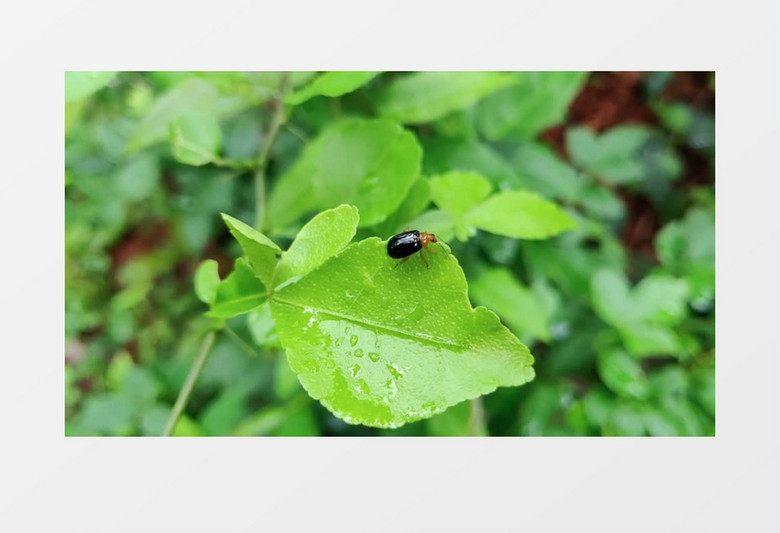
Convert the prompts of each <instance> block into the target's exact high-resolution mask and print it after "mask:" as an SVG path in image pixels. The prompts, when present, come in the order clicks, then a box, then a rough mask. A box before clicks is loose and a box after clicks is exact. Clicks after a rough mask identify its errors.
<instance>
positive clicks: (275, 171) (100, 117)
mask: <svg viewBox="0 0 780 533" xmlns="http://www.w3.org/2000/svg"><path fill="white" fill-rule="evenodd" d="M282 77H283V74H282V73H274V72H147V73H138V72H119V73H115V72H106V73H90V72H70V73H67V74H66V84H65V88H66V89H65V248H66V257H65V265H66V268H65V420H66V424H65V427H66V434H68V435H159V434H160V433H161V432H162V429H163V427H164V425H165V422H166V420H167V417H168V415H169V413H170V409H171V406H172V405H173V403H174V401H175V399H176V397H177V394H178V393H179V390H180V389H181V387H182V385H183V383H184V380H185V378H186V376H187V373H188V371H189V368H190V366H191V364H192V362H193V360H194V358H195V356H196V353H197V351H198V347H199V345H200V342H201V338H202V335H203V333H204V332H205V331H207V330H208V329H209V327H210V324H211V322H210V321H211V320H213V319H211V318H208V317H205V316H204V311H205V310H206V305H205V304H204V303H203V302H202V301H201V299H202V298H204V297H206V298H216V294H215V293H214V287H215V286H214V283H215V281H214V280H215V275H217V276H218V277H219V279H225V277H226V276H227V274H228V273H229V272H230V271H231V270H232V269H233V265H234V261H235V258H237V257H239V256H240V255H241V249H240V247H239V246H238V245H237V244H236V243H235V241H234V239H232V238H231V236H230V234H229V232H228V230H227V229H225V225H224V224H223V223H222V220H221V219H220V213H221V212H229V213H231V215H233V216H235V217H236V218H237V219H240V220H255V214H256V213H255V210H256V205H255V181H254V169H255V165H256V162H257V158H258V155H259V154H260V152H261V149H262V147H263V146H264V142H265V140H266V139H265V137H266V135H267V132H268V131H269V126H270V125H271V120H272V110H273V109H274V107H273V105H274V102H275V101H276V99H278V97H279V88H280V83H281V80H282ZM713 80H714V75H713V74H712V73H706V72H645V73H632V72H598V73H581V72H519V73H492V72H481V73H480V72H472V73H447V72H424V73H400V72H389V73H374V72H371V73H348V72H347V73H321V74H317V73H313V72H297V73H291V74H290V75H289V84H290V87H289V89H290V91H289V93H288V96H287V98H286V99H285V101H286V107H285V119H286V122H285V124H284V125H283V126H282V128H281V129H280V130H279V132H278V135H277V136H276V139H275V142H274V143H273V146H272V147H271V151H270V153H269V160H268V168H267V184H268V190H269V196H268V201H267V213H266V216H265V227H264V228H263V229H264V231H266V232H267V233H268V234H269V235H270V236H271V237H272V238H273V239H274V240H275V241H276V242H278V243H280V245H282V248H287V245H289V243H290V241H291V238H292V237H293V236H294V235H295V232H296V231H297V230H298V229H300V227H301V226H302V224H303V223H304V222H305V221H306V220H308V219H309V218H310V217H311V215H313V214H314V213H316V212H317V211H319V210H321V209H325V208H329V207H335V206H336V205H339V204H341V203H344V202H348V201H351V202H353V203H356V205H358V206H359V207H360V209H361V211H360V213H361V217H360V222H361V227H360V228H359V230H358V238H365V237H368V236H371V235H377V236H379V237H381V238H383V239H384V238H387V237H389V236H390V235H392V234H393V233H395V232H397V231H401V230H403V229H404V227H406V226H409V227H413V228H417V229H420V230H423V231H432V232H434V233H439V232H441V233H442V235H441V236H442V237H444V238H445V239H452V241H451V242H450V245H451V247H452V251H453V253H454V254H455V255H456V256H457V257H458V260H459V262H460V264H461V265H462V266H463V268H464V270H465V272H466V274H467V278H468V282H469V294H470V297H471V299H472V301H473V302H474V303H475V304H479V305H485V306H487V307H489V308H490V309H492V310H493V311H495V312H496V313H497V314H498V315H499V316H500V317H501V319H502V320H503V322H504V323H505V324H506V325H507V326H508V327H509V328H510V329H511V330H512V331H513V332H514V333H515V334H516V335H517V336H518V337H519V338H520V339H521V340H522V341H523V342H526V343H528V345H529V347H530V348H531V351H532V352H533V353H534V355H535V356H536V364H535V367H536V374H537V378H536V379H535V380H534V381H533V382H531V383H529V384H527V385H525V386H524V387H520V388H508V389H503V388H502V389H498V390H497V391H496V392H494V393H492V394H490V395H488V396H485V397H484V398H482V399H481V401H480V403H479V404H478V405H474V404H470V403H469V402H464V403H462V404H458V405H456V406H454V407H451V408H450V409H448V410H447V411H445V412H444V413H442V414H440V415H437V416H435V417H433V418H431V419H428V420H425V421H421V422H416V423H413V424H408V425H406V426H403V427H401V428H398V429H395V430H378V429H373V428H367V427H363V426H352V425H348V424H346V423H344V422H343V421H341V420H339V419H337V418H335V417H333V416H332V415H331V414H330V413H328V412H327V411H326V410H325V409H324V408H322V407H321V406H320V404H319V403H318V402H315V401H313V400H311V399H310V398H309V396H308V395H307V394H306V393H305V392H304V391H303V389H302V388H301V386H300V384H299V383H298V381H297V379H296V377H295V375H294V374H293V373H292V371H291V370H290V369H289V367H288V365H287V361H286V359H285V357H284V353H283V351H282V350H281V348H280V345H279V340H278V336H277V335H276V334H275V331H274V324H273V320H272V318H271V316H270V313H269V312H268V307H267V305H265V306H261V307H259V308H258V309H256V310H254V311H252V312H251V313H250V314H249V315H248V318H247V317H246V316H245V317H235V318H230V317H229V316H227V315H230V313H227V312H226V313H225V315H226V316H224V317H222V318H221V320H226V322H225V324H226V325H227V328H226V330H225V331H226V332H228V333H227V334H225V335H220V336H218V337H217V341H216V343H215V345H214V349H213V352H212V354H211V356H210V359H209V360H208V362H207V364H206V366H205V368H204V370H203V373H202V375H201V378H200V380H199V381H198V383H197V385H196V387H195V389H194V392H193V395H192V397H191V399H190V402H189V403H188V405H187V409H186V411H185V413H184V416H183V417H182V418H181V419H180V420H179V422H178V424H177V425H176V428H175V430H174V434H175V435H431V436H434V435H467V434H487V435H712V434H714V423H715V422H714V420H715V393H714V383H715V374H714V368H715V366H714V365H715V363H714V338H715V327H714V297H715V293H714V288H715V262H714V259H715V233H714V231H715V226H714V224H715V216H714V194H715V191H714V124H715V122H714V121H715V118H714V81H713ZM473 174H476V175H477V176H476V177H474V175H473ZM366 176H368V179H367V180H366V179H365V178H366ZM452 183H455V185H454V186H453V185H452ZM465 188H468V190H469V192H468V194H465V193H464V192H463V191H464V190H465ZM520 191H527V192H528V193H533V196H531V197H532V198H535V197H539V198H542V199H543V201H544V202H546V203H548V204H549V208H551V209H556V210H558V211H560V213H561V216H562V217H566V219H567V220H571V223H572V225H571V227H572V228H574V229H571V230H569V231H567V232H565V233H562V234H560V235H557V236H555V237H552V238H550V239H547V240H541V241H536V240H524V239H518V238H516V237H523V238H528V237H529V236H530V235H508V234H502V231H500V223H501V222H502V221H501V220H490V216H489V215H490V211H491V209H489V206H488V208H484V209H482V213H481V214H480V213H479V212H477V215H475V214H474V209H476V208H478V207H479V206H480V205H485V204H484V202H489V201H492V199H493V198H509V199H512V200H513V201H515V202H516V201H517V200H518V199H527V198H528V195H527V193H520ZM518 194H520V196H518ZM506 195H508V196H506ZM502 201H504V200H502ZM556 204H557V205H556ZM513 205H514V204H513ZM518 205H520V204H518ZM364 209H365V211H364ZM364 212H365V215H364ZM478 215H479V216H478ZM575 226H576V227H575ZM206 259H211V260H213V261H214V263H208V264H209V265H211V266H208V267H206V269H207V270H201V271H198V266H199V265H200V264H201V262H202V261H203V260H206ZM245 266H246V269H247V270H248V271H249V272H251V267H250V265H245ZM196 271H197V272H198V274H199V275H198V276H197V278H198V279H199V283H198V286H199V292H198V294H197V295H196V292H195V290H194V282H193V280H194V279H195V278H196ZM248 279H249V278H247V279H243V278H242V279H236V282H237V283H238V282H247V280H248ZM254 279H256V278H254ZM209 287H211V288H209ZM199 296H200V298H201V299H199ZM223 296H226V295H224V294H223ZM227 296H229V295H227ZM431 298H435V290H434V291H432V295H431Z"/></svg>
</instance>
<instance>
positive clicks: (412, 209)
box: [373, 177, 431, 237]
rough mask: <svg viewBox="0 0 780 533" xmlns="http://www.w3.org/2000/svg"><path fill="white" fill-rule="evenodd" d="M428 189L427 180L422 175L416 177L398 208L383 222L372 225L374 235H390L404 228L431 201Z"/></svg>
mask: <svg viewBox="0 0 780 533" xmlns="http://www.w3.org/2000/svg"><path fill="white" fill-rule="evenodd" d="M430 189H431V187H430V185H429V184H428V180H426V179H425V178H422V177H420V178H417V180H416V181H415V182H414V184H413V185H412V188H411V189H409V192H408V193H407V194H406V198H404V200H403V202H401V205H399V206H398V209H396V210H395V211H393V212H392V213H390V215H389V216H388V217H387V218H386V219H385V220H384V221H383V222H381V223H379V224H377V225H376V226H374V228H373V229H374V235H379V236H382V237H391V236H393V235H395V234H396V233H398V232H400V231H402V230H403V229H405V228H406V227H407V226H408V224H409V223H410V221H411V220H413V219H414V218H415V217H416V216H417V215H419V214H420V213H422V212H423V211H424V210H425V208H426V207H428V205H429V204H430V203H431V190H430ZM408 227H411V226H408Z"/></svg>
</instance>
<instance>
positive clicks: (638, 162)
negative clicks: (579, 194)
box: [566, 124, 682, 185]
mask: <svg viewBox="0 0 780 533" xmlns="http://www.w3.org/2000/svg"><path fill="white" fill-rule="evenodd" d="M566 148H567V149H568V151H569V154H570V155H571V158H572V160H573V161H574V162H575V163H576V164H577V165H579V166H581V167H583V168H584V169H585V170H587V171H588V172H589V173H591V174H593V175H595V176H597V177H599V178H600V179H602V180H604V181H605V182H607V183H609V184H615V185H617V184H627V183H637V182H641V181H642V180H645V179H648V178H649V177H651V176H653V175H656V174H658V175H661V176H664V177H665V178H668V179H675V178H677V177H678V176H679V175H680V173H681V171H682V163H681V162H680V160H679V158H678V157H677V155H676V154H675V153H674V150H673V149H672V147H671V146H670V145H669V143H668V142H667V141H665V140H664V139H662V138H661V137H660V136H659V135H658V132H656V131H654V130H652V129H651V128H648V127H646V126H639V125H631V124H629V125H623V126H617V127H615V128H612V129H610V130H608V131H607V132H606V133H604V134H602V135H600V136H598V137H596V136H595V134H594V133H592V132H590V131H588V130H586V129H584V128H571V129H569V130H568V131H567V132H566Z"/></svg>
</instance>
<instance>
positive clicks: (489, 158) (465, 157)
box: [420, 136, 522, 188]
mask: <svg viewBox="0 0 780 533" xmlns="http://www.w3.org/2000/svg"><path fill="white" fill-rule="evenodd" d="M420 142H421V143H422V145H423V153H424V159H423V172H424V173H425V174H427V175H433V174H444V173H446V172H449V171H451V170H461V171H464V172H468V171H473V172H478V173H479V174H482V175H483V176H485V177H486V178H488V179H489V180H490V181H491V182H492V183H493V184H494V185H497V186H500V187H501V188H507V187H508V188H518V187H519V186H520V185H521V183H522V182H521V180H520V178H519V176H518V175H517V173H516V172H515V169H514V167H513V165H511V164H509V162H508V161H506V160H505V159H504V158H503V157H502V156H501V154H499V153H498V152H497V151H496V150H494V149H493V148H492V147H491V146H489V145H487V144H484V143H480V142H477V141H468V140H465V139H445V138H442V137H438V136H429V137H423V138H422V139H420ZM504 186H506V187H504Z"/></svg>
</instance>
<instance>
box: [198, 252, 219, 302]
mask: <svg viewBox="0 0 780 533" xmlns="http://www.w3.org/2000/svg"><path fill="white" fill-rule="evenodd" d="M219 282H220V280H219V264H218V263H217V262H216V261H214V260H213V259H206V260H205V261H203V262H202V263H201V264H200V265H199V266H198V269H197V270H196V271H195V294H196V295H197V297H198V300H200V301H201V302H203V303H205V304H210V303H211V302H212V301H213V300H214V296H215V295H216V293H217V286H219Z"/></svg>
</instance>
